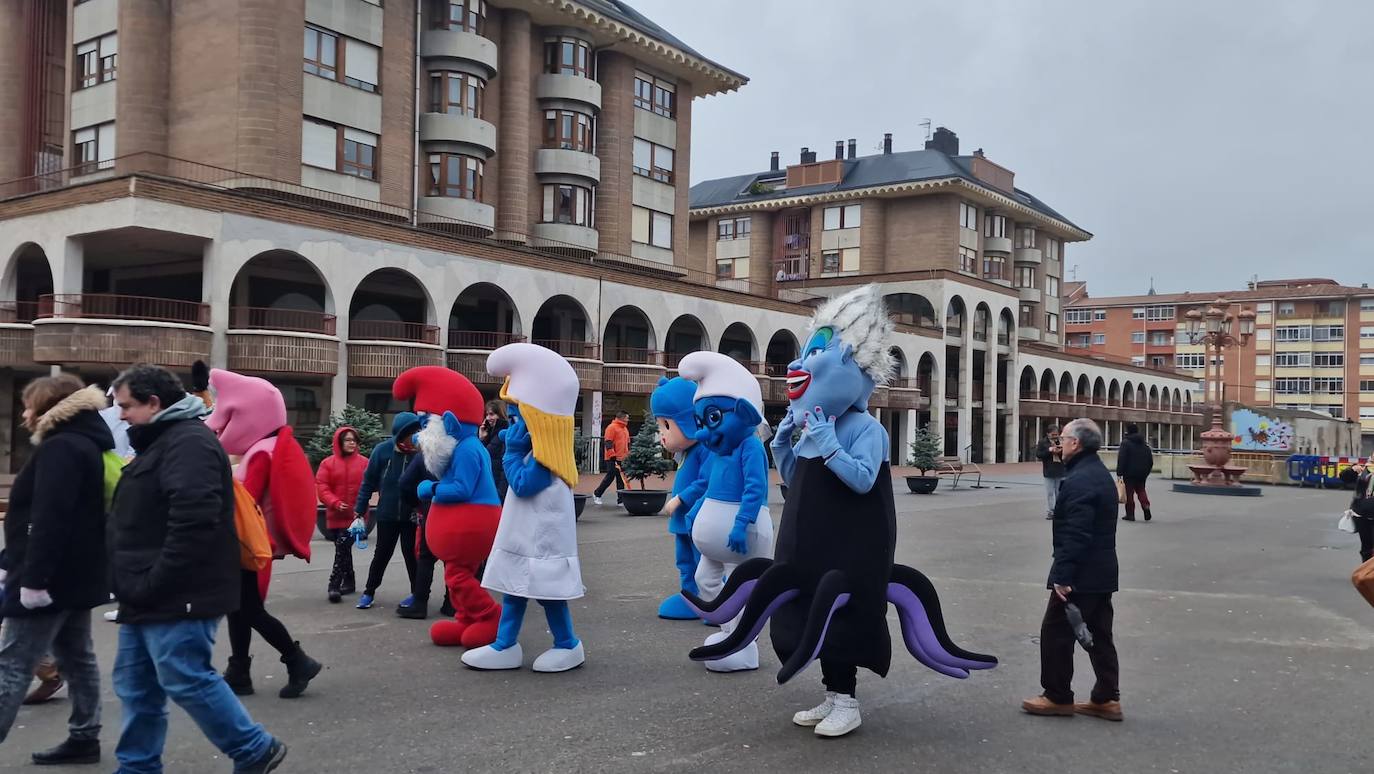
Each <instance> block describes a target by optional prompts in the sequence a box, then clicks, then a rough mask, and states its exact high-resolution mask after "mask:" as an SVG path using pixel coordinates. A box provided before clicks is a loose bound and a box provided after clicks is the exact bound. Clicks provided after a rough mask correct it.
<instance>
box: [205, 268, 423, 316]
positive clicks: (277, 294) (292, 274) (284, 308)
mask: <svg viewBox="0 0 1374 774" xmlns="http://www.w3.org/2000/svg"><path fill="white" fill-rule="evenodd" d="M355 293H356V290H355ZM350 311H352V310H351V309H350ZM335 314H336V308H335V301H334V292H333V289H332V288H331V287H330V285H329V278H328V277H326V276H325V275H324V272H322V271H320V269H319V267H318V266H316V265H315V264H314V263H313V262H311V261H310V260H309V259H307V258H306V257H305V256H303V255H301V254H300V253H296V252H293V251H291V250H267V251H264V252H261V253H258V254H257V255H254V256H253V257H252V258H249V259H248V260H247V261H246V262H245V263H244V264H243V265H242V266H240V267H239V270H238V272H237V273H235V275H234V281H233V284H232V285H231V287H230V291H229V327H230V328H248V329H269V330H295V331H306V332H310V333H330V334H332V333H333V332H334V325H335V322H334V316H335ZM363 321H364V322H366V321H367V320H366V319H364V320H363ZM417 322H418V321H417ZM364 332H366V331H364Z"/></svg>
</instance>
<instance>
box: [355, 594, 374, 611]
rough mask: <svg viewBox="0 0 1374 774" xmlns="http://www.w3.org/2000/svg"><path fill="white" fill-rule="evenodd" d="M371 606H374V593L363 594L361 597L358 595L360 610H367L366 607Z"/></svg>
mask: <svg viewBox="0 0 1374 774" xmlns="http://www.w3.org/2000/svg"><path fill="white" fill-rule="evenodd" d="M369 607H372V595H371V594H363V595H362V596H361V597H358V609H359V610H366V609H368V608H369Z"/></svg>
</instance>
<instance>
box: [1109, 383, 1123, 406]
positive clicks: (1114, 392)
mask: <svg viewBox="0 0 1374 774" xmlns="http://www.w3.org/2000/svg"><path fill="white" fill-rule="evenodd" d="M1107 404H1108V405H1111V406H1119V405H1121V382H1118V381H1117V380H1116V379H1113V380H1112V381H1111V383H1110V384H1108V385H1107Z"/></svg>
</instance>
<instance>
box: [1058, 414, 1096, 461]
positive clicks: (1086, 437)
mask: <svg viewBox="0 0 1374 774" xmlns="http://www.w3.org/2000/svg"><path fill="white" fill-rule="evenodd" d="M1060 435H1070V436H1073V437H1074V438H1077V439H1078V444H1079V445H1080V446H1082V447H1083V451H1087V452H1095V451H1097V450H1098V449H1101V448H1102V428H1100V427H1098V426H1097V423H1096V422H1094V421H1092V420H1091V419H1088V418H1087V417H1080V418H1079V419H1075V420H1074V421H1072V422H1070V423H1068V424H1067V425H1064V429H1063V430H1062V431H1060Z"/></svg>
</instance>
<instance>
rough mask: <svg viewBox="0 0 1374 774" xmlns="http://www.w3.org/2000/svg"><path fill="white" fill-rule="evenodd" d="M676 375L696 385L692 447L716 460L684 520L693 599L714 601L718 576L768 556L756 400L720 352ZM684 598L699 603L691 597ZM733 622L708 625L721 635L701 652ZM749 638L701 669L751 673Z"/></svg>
mask: <svg viewBox="0 0 1374 774" xmlns="http://www.w3.org/2000/svg"><path fill="white" fill-rule="evenodd" d="M678 373H680V374H682V376H683V377H684V378H687V379H691V380H694V381H695V382H696V383H697V390H696V395H695V400H694V401H693V410H694V412H695V414H696V424H697V428H698V429H697V442H698V443H700V444H701V445H703V446H705V447H706V448H707V449H709V450H710V451H711V453H712V454H713V455H715V460H714V461H713V462H712V463H711V471H710V478H709V480H708V481H707V485H706V493H705V495H703V496H702V498H701V500H700V501H699V502H698V503H697V505H696V508H695V509H694V512H693V513H692V514H690V515H689V516H688V518H689V520H690V521H691V523H692V542H693V543H694V544H695V545H696V548H697V551H699V552H701V561H700V562H698V563H697V572H696V582H697V588H698V589H700V593H701V597H700V598H699V599H715V598H716V596H717V595H719V594H720V592H721V587H722V580H723V577H724V575H725V574H726V573H730V574H731V575H733V574H734V571H735V567H736V566H737V565H739V563H740V562H743V561H745V560H747V559H753V560H762V561H765V562H766V561H768V560H769V559H770V558H771V557H772V556H773V519H772V516H771V515H770V514H769V513H768V505H767V503H768V455H767V453H766V452H765V451H764V448H763V441H762V440H760V439H759V435H758V427H759V424H760V423H762V422H763V394H762V392H761V391H760V390H759V382H758V379H757V378H756V377H755V376H754V375H753V374H751V373H749V371H748V369H746V368H745V367H744V366H742V365H740V364H739V363H738V362H736V361H735V360H734V358H731V357H729V356H727V355H722V354H720V353H719V352H693V353H692V354H690V355H688V356H687V357H684V358H683V359H682V362H681V363H680V364H678ZM684 598H685V599H689V600H691V599H698V598H697V597H696V596H695V595H693V594H692V592H690V591H688V592H685V593H684ZM733 617H734V616H729V617H727V618H725V619H723V620H719V621H714V623H719V624H720V631H719V632H716V633H714V634H712V635H711V636H710V637H707V638H706V643H705V644H706V646H710V645H713V644H714V643H716V642H719V641H722V640H725V639H727V638H729V637H730V635H731V633H732V632H734V631H735V621H733V620H731V619H732V618H733ZM755 636H757V632H755V634H754V635H751V636H750V637H749V638H748V639H747V640H745V641H744V644H742V645H741V646H740V647H738V648H733V649H732V650H730V651H728V652H725V653H722V654H720V656H719V657H717V658H713V659H705V660H706V661H707V664H706V668H707V669H709V670H711V671H713V672H735V671H740V670H746V669H758V668H759V650H758V645H757V644H755V643H754V637H755Z"/></svg>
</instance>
